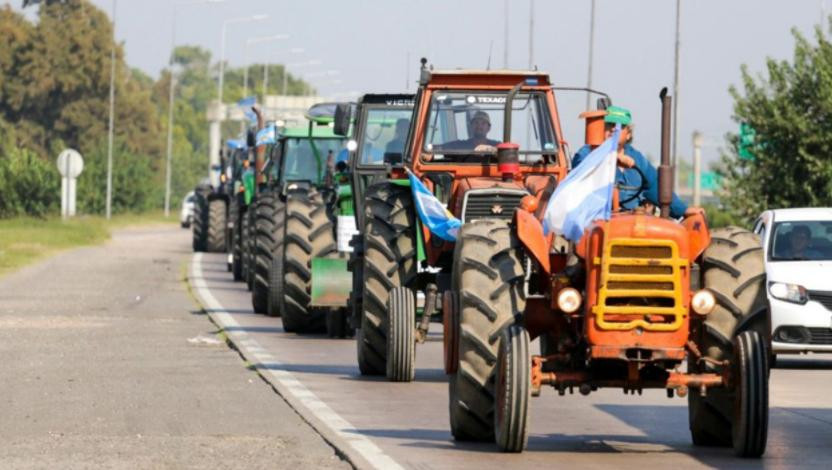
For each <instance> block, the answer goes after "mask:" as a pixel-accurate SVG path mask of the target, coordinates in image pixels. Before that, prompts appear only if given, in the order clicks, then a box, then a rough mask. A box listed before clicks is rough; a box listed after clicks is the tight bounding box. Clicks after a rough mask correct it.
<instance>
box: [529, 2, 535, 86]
mask: <svg viewBox="0 0 832 470" xmlns="http://www.w3.org/2000/svg"><path fill="white" fill-rule="evenodd" d="M532 67H534V0H529V70H531V69H532Z"/></svg>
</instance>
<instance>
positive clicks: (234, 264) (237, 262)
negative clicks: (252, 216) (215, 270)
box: [231, 205, 246, 282]
mask: <svg viewBox="0 0 832 470" xmlns="http://www.w3.org/2000/svg"><path fill="white" fill-rule="evenodd" d="M235 212H236V213H235V218H234V230H233V231H232V232H231V233H232V235H231V256H232V259H231V273H232V274H233V275H234V280H235V281H238V282H239V281H242V280H243V233H242V231H243V220H245V218H246V212H245V210H244V209H243V208H241V207H240V206H239V205H237V210H236V211H235Z"/></svg>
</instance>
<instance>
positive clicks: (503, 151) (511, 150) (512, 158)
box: [497, 82, 523, 181]
mask: <svg viewBox="0 0 832 470" xmlns="http://www.w3.org/2000/svg"><path fill="white" fill-rule="evenodd" d="M522 86H523V82H520V83H518V84H517V85H514V87H512V88H511V90H510V91H509V92H508V95H506V107H505V111H504V115H503V142H502V143H500V144H498V145H497V171H499V172H500V173H501V174H502V175H503V181H511V180H513V179H514V176H515V175H517V174H519V173H520V146H519V145H517V144H515V143H513V142H512V141H511V110H512V107H513V105H514V97H515V95H517V92H519V91H520V87H522Z"/></svg>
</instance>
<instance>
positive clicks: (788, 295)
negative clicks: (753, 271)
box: [768, 282, 809, 304]
mask: <svg viewBox="0 0 832 470" xmlns="http://www.w3.org/2000/svg"><path fill="white" fill-rule="evenodd" d="M768 292H769V293H770V294H771V296H772V297H774V298H775V299H780V300H785V301H786V302H792V303H795V304H805V303H806V301H808V300H809V296H808V295H806V288H805V287H803V286H799V285H797V284H788V283H785V282H769V284H768Z"/></svg>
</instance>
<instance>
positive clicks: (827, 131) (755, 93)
mask: <svg viewBox="0 0 832 470" xmlns="http://www.w3.org/2000/svg"><path fill="white" fill-rule="evenodd" d="M792 34H793V35H794V38H795V50H794V57H793V58H792V60H791V62H789V61H776V60H774V59H769V60H768V61H767V70H766V71H767V75H765V76H764V75H762V74H760V75H759V76H758V77H756V78H755V77H752V76H751V74H750V73H749V71H748V69H747V67H745V66H743V67H742V90H739V89H737V88H736V87H731V89H730V92H731V95H732V96H733V98H734V116H733V117H734V120H735V121H737V123H738V124H739V123H747V124H748V125H749V126H750V127H751V128H753V130H754V133H755V135H754V139H753V142H752V143H751V145H750V147H749V148H748V151H749V153H750V154H752V155H753V156H754V159H753V160H748V159H741V158H739V152H740V141H739V136H738V135H737V134H730V135H728V136H727V139H728V143H729V145H730V149H729V153H727V154H724V155H723V156H722V161H721V163H720V165H719V166H718V172H719V173H720V174H721V175H722V176H723V190H722V192H721V194H720V196H721V200H722V201H723V203H725V204H726V206H727V207H728V209H729V211H730V213H731V215H732V216H733V217H734V218H736V220H739V221H744V222H749V221H750V220H751V219H753V218H754V217H756V216H757V215H758V214H759V213H760V212H761V211H763V210H766V209H769V208H781V207H801V206H828V205H832V43H830V42H829V40H828V39H827V38H826V37H825V36H824V35H823V34H822V32H821V30H820V28H816V30H815V41H816V43H810V42H809V41H808V40H807V39H806V38H805V37H803V36H802V35H801V34H800V33H798V32H797V31H796V30H794V31H793V32H792ZM738 129H739V125H738ZM745 143H748V142H745Z"/></svg>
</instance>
